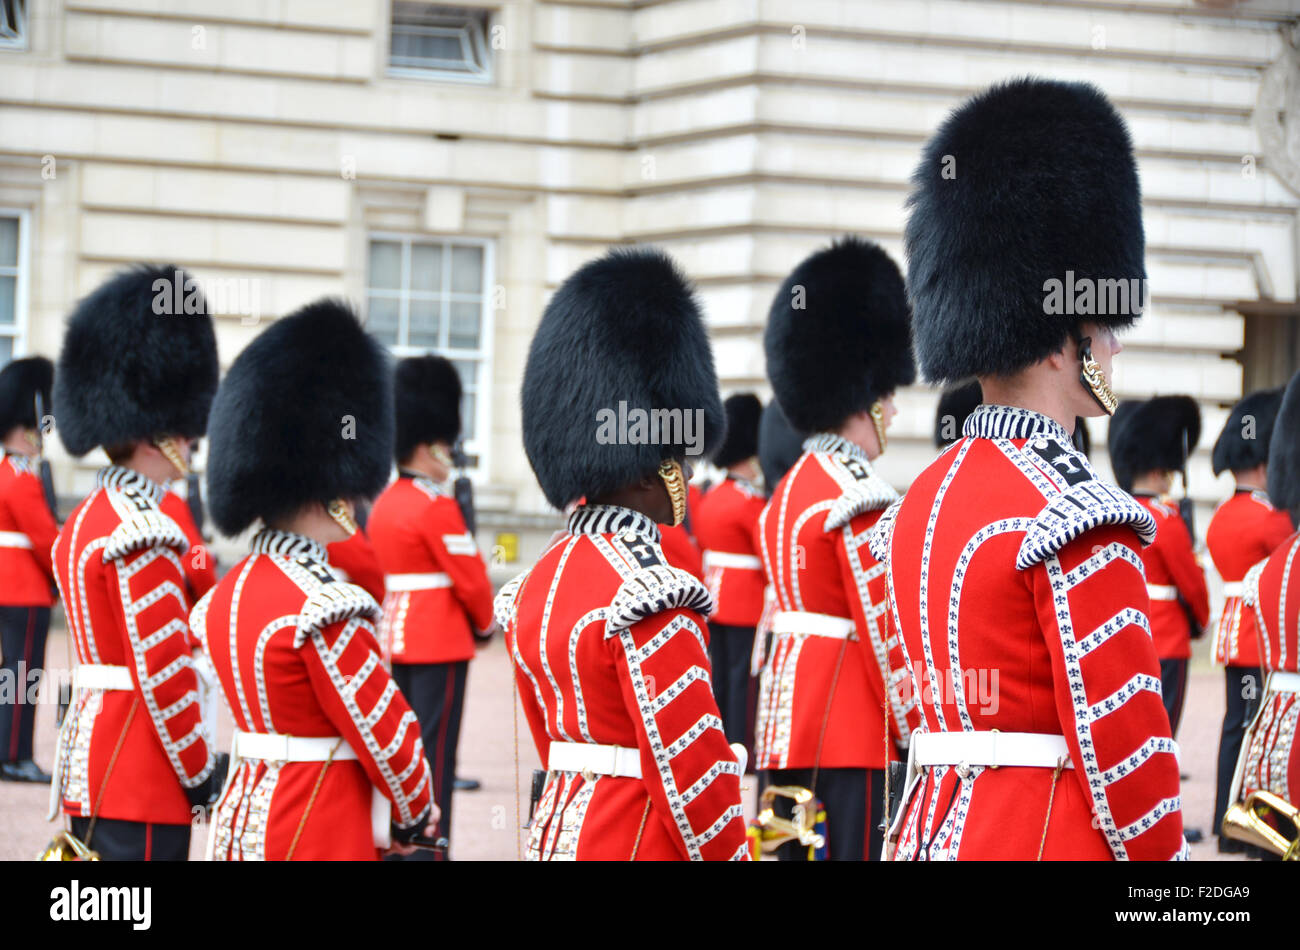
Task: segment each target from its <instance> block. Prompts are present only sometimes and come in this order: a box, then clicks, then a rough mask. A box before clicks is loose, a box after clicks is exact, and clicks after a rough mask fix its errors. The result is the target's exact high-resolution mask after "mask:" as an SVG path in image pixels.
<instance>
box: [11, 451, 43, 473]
mask: <svg viewBox="0 0 1300 950" xmlns="http://www.w3.org/2000/svg"><path fill="white" fill-rule="evenodd" d="M5 458H6V459H7V460H8V461H9V464H10V465H12V466H13V467H14V471H15V472H17V473H18V474H19V475H37V477H39V475H38V473H37V468H36V460H35V459H32V458H28V457H27V456H26V455H10V454H8V453H5Z"/></svg>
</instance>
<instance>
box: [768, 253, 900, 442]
mask: <svg viewBox="0 0 1300 950" xmlns="http://www.w3.org/2000/svg"><path fill="white" fill-rule="evenodd" d="M763 348H764V350H765V351H766V353H767V375H768V378H769V379H771V381H772V389H773V391H774V392H775V394H776V398H777V399H778V400H780V402H781V409H782V410H783V411H784V412H785V415H786V418H788V419H789V420H790V422H791V424H792V425H794V426H795V427H797V428H799V429H803V430H804V431H807V432H823V431H828V430H834V429H837V428H839V426H840V425H841V424H842V423H843V422H844V420H845V419H847V418H848V417H849V416H851V415H853V414H854V413H855V412H862V411H864V410H866V409H869V408H871V404H872V403H873V402H875V401H876V400H877V399H879V398H880V397H882V396H887V395H889V394H890V393H892V392H893V391H894V390H896V389H898V388H899V387H900V386H906V385H908V384H909V383H911V382H912V381H913V380H915V379H916V364H915V363H914V362H913V359H912V337H911V313H910V311H909V310H908V306H907V294H906V291H905V289H904V286H903V275H902V274H901V273H899V270H898V266H897V265H896V264H895V263H894V262H893V260H891V259H890V257H889V255H888V254H886V253H885V251H884V250H883V249H882V248H880V247H879V246H877V245H875V244H873V243H871V242H870V241H867V240H864V239H862V238H859V237H854V236H849V237H844V238H841V239H840V240H838V241H836V242H835V243H834V244H832V245H831V246H830V247H828V248H824V249H822V250H820V251H817V252H815V253H813V254H812V255H811V256H809V257H808V258H806V259H805V260H804V261H803V262H801V263H800V264H799V266H798V267H796V268H795V269H794V270H793V271H792V272H791V273H790V276H788V277H787V278H786V279H785V282H784V283H782V284H781V289H780V290H778V291H777V292H776V297H775V298H774V299H773V301H772V309H771V312H770V313H769V314H768V318H767V332H766V333H764V335H763Z"/></svg>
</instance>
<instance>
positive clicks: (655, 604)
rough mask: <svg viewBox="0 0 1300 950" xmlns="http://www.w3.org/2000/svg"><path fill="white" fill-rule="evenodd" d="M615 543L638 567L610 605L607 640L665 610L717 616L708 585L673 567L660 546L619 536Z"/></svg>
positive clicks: (606, 632)
mask: <svg viewBox="0 0 1300 950" xmlns="http://www.w3.org/2000/svg"><path fill="white" fill-rule="evenodd" d="M611 543H613V544H614V545H615V546H616V547H621V549H622V551H624V552H626V553H627V554H629V555H630V556H631V558H632V560H633V562H634V563H635V564H636V567H635V568H634V569H633V570H632V572H631V573H630V574H627V575H625V576H624V578H623V582H622V583H621V584H620V585H619V587H618V590H617V591H615V593H614V597H613V599H612V600H611V601H610V604H609V611H608V613H607V615H606V624H605V636H606V637H612V636H616V635H617V634H619V633H621V632H622V631H623V630H626V629H627V628H628V627H631V626H632V625H633V624H635V623H637V622H638V621H640V620H644V619H645V618H646V617H651V616H654V615H655V614H657V613H663V612H664V611H665V610H675V609H678V608H684V609H687V610H694V611H696V612H697V613H700V614H703V615H705V616H707V615H708V614H710V613H712V612H713V597H712V595H711V594H710V593H709V589H708V588H707V587H705V586H704V582H703V581H701V580H700V579H699V578H698V577H696V576H695V575H694V574H691V573H690V572H689V571H683V570H681V569H680V568H676V567H673V566H672V565H671V564H669V563H668V561H667V559H666V558H665V557H664V554H663V550H662V549H661V548H660V547H659V546H658V545H657V544H654V543H652V542H651V541H649V540H647V539H640V538H636V539H629V538H626V537H624V536H623V535H615V536H614V538H613V540H612V542H611Z"/></svg>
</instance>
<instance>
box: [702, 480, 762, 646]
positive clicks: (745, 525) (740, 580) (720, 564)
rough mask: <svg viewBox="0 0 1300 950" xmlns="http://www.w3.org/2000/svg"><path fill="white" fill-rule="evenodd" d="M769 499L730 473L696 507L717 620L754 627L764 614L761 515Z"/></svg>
mask: <svg viewBox="0 0 1300 950" xmlns="http://www.w3.org/2000/svg"><path fill="white" fill-rule="evenodd" d="M764 502H765V499H764V498H763V495H762V494H761V493H760V492H759V491H758V490H757V489H756V488H754V486H752V485H751V484H750V483H749V482H747V481H745V480H744V479H742V478H737V477H736V476H733V475H728V476H727V478H726V480H725V481H724V482H722V483H721V484H720V485H718V486H716V487H715V488H713V489H711V490H710V491H709V492H708V493H707V494H706V495H704V497H703V498H701V499H700V502H699V504H697V505H696V506H695V509H694V511H693V513H692V514H693V517H692V519H691V526H692V527H693V528H694V529H695V538H696V540H697V541H698V542H699V545H700V548H701V549H702V555H703V561H704V583H705V584H706V585H707V586H708V588H709V593H710V594H712V595H713V602H714V604H716V605H717V606H716V609H715V610H714V611H713V613H712V615H710V617H709V620H710V621H711V622H713V623H719V624H726V625H728V626H732V627H754V626H757V625H758V620H759V617H761V616H762V614H763V586H764V581H763V562H762V559H761V558H760V557H759V551H758V536H757V531H758V516H759V515H760V514H762V512H763V505H764Z"/></svg>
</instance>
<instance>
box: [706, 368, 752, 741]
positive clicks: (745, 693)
mask: <svg viewBox="0 0 1300 950" xmlns="http://www.w3.org/2000/svg"><path fill="white" fill-rule="evenodd" d="M723 410H724V411H725V412H726V414H727V437H726V438H725V439H724V440H723V443H722V445H721V446H720V447H719V448H718V450H717V451H716V452H715V453H714V454H713V464H714V465H716V466H718V468H720V469H723V470H724V471H725V472H726V473H727V476H726V478H725V479H724V480H723V481H722V482H721V483H720V484H718V485H715V486H714V487H713V488H711V489H709V491H708V493H707V494H705V495H704V496H703V498H701V499H700V503H699V505H698V506H697V507H696V509H695V536H696V538H698V539H699V542H700V547H701V548H702V549H703V555H704V582H705V584H706V585H708V588H709V593H710V594H712V595H713V602H714V605H715V607H714V611H713V613H712V614H710V616H709V660H710V662H711V663H712V664H713V695H714V696H715V697H716V698H717V700H718V709H719V710H721V712H722V726H723V730H724V731H725V732H726V734H727V740H728V741H729V742H742V743H745V744H746V748H748V747H749V741H750V736H749V733H750V731H751V730H750V712H749V708H750V703H749V696H750V689H749V658H750V654H751V653H752V651H753V649H754V628H755V627H756V626H757V625H758V621H759V618H760V617H761V616H762V613H763V562H762V560H760V559H759V556H758V535H757V530H758V516H759V514H760V513H761V512H762V510H763V503H764V500H765V499H764V497H763V494H762V492H760V491H759V489H758V487H757V485H756V484H755V483H756V482H757V481H758V477H759V468H758V460H757V458H756V456H757V455H758V419H759V415H760V414H761V413H762V411H763V404H762V403H761V402H759V401H758V397H757V396H755V395H754V394H753V393H738V394H737V395H734V396H731V397H729V398H728V399H727V401H726V402H725V403H723Z"/></svg>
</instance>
